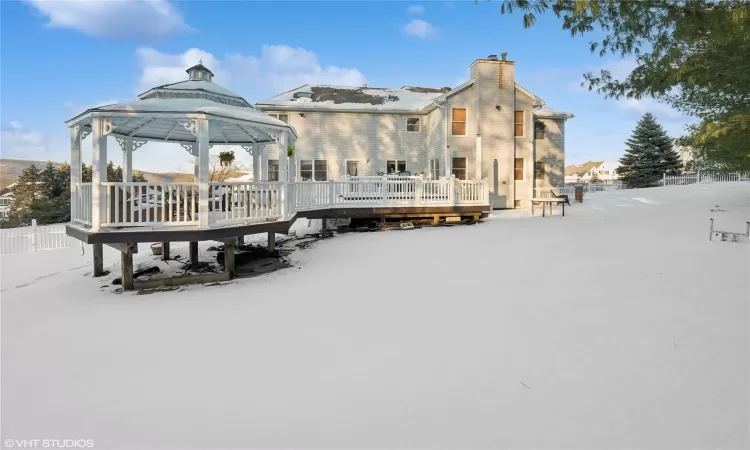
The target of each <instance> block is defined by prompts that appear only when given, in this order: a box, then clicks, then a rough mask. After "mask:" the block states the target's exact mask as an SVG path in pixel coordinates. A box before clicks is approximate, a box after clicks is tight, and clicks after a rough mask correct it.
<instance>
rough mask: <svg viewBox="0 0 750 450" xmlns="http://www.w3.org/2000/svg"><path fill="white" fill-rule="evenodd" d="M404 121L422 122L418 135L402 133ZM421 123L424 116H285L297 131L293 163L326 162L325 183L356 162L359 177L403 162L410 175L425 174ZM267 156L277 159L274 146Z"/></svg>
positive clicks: (425, 159) (317, 113)
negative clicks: (391, 162)
mask: <svg viewBox="0 0 750 450" xmlns="http://www.w3.org/2000/svg"><path fill="white" fill-rule="evenodd" d="M267 112H272V111H271V110H267ZM407 117H420V118H421V119H422V121H421V124H420V125H421V126H420V131H419V132H418V133H414V132H407V131H406V118H407ZM425 122H426V121H425V116H415V115H392V114H349V113H330V112H306V113H305V116H304V117H301V116H300V115H299V113H289V124H290V125H293V126H294V127H295V128H296V129H297V136H298V140H297V143H296V145H295V156H296V159H297V160H298V161H299V160H302V159H325V160H327V161H328V178H329V179H338V178H339V177H341V176H343V175H344V172H345V170H346V169H345V161H347V160H357V161H359V170H360V174H361V175H376V174H377V172H384V171H385V170H386V161H387V160H389V159H396V160H406V167H407V170H409V171H411V172H414V173H419V172H426V171H427V168H428V162H427V160H428V154H427V152H426V149H425V142H426V139H425V136H426V135H427V130H426V126H425V125H426V123H425ZM267 154H268V158H269V159H277V158H278V146H276V145H270V146H268V147H267ZM368 159H369V160H370V162H369V163H368V162H367V160H368Z"/></svg>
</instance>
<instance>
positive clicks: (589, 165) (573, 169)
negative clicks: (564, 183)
mask: <svg viewBox="0 0 750 450" xmlns="http://www.w3.org/2000/svg"><path fill="white" fill-rule="evenodd" d="M602 164H604V161H589V162H586V163H583V164H581V165H580V166H567V167H566V168H565V176H566V177H571V176H576V175H580V176H584V175H585V174H587V173H588V172H589V171H590V170H591V169H596V168H597V167H599V166H601V165H602Z"/></svg>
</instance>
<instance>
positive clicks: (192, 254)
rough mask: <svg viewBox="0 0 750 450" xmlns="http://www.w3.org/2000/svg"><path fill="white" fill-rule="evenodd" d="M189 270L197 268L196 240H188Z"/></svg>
mask: <svg viewBox="0 0 750 450" xmlns="http://www.w3.org/2000/svg"><path fill="white" fill-rule="evenodd" d="M190 270H198V241H190Z"/></svg>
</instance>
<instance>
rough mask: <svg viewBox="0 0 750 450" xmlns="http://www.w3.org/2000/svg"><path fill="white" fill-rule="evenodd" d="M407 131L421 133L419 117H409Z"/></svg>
mask: <svg viewBox="0 0 750 450" xmlns="http://www.w3.org/2000/svg"><path fill="white" fill-rule="evenodd" d="M406 131H408V132H410V133H419V117H409V118H407V119H406Z"/></svg>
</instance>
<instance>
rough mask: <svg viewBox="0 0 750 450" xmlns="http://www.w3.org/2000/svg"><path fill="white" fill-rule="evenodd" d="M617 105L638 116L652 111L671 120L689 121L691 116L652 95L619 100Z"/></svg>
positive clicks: (659, 117) (657, 115) (660, 117)
mask: <svg viewBox="0 0 750 450" xmlns="http://www.w3.org/2000/svg"><path fill="white" fill-rule="evenodd" d="M617 106H618V107H619V108H620V109H622V110H625V111H629V112H633V113H635V114H637V115H638V116H641V115H643V114H646V113H647V112H650V113H651V114H653V115H655V116H656V117H657V118H658V119H662V120H669V121H688V120H689V119H690V118H689V117H687V116H685V115H683V114H682V113H680V112H679V111H677V110H675V109H674V108H672V107H671V106H669V105H667V104H665V103H661V102H659V101H657V100H654V99H653V98H651V97H644V98H640V99H635V98H627V99H620V100H618V101H617Z"/></svg>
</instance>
